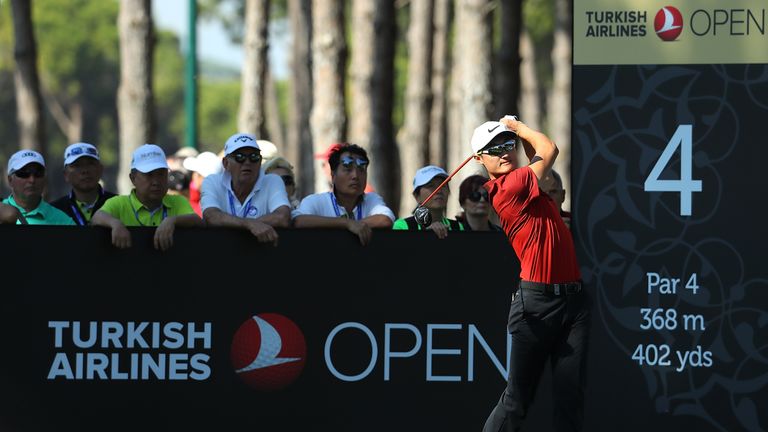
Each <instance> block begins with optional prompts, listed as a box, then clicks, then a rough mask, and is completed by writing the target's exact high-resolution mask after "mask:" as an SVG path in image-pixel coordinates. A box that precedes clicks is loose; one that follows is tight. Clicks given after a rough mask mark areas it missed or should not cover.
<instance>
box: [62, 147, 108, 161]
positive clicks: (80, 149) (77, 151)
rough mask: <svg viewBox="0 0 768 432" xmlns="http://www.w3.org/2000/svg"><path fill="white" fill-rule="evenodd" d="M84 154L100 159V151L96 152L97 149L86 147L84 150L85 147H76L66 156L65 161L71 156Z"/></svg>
mask: <svg viewBox="0 0 768 432" xmlns="http://www.w3.org/2000/svg"><path fill="white" fill-rule="evenodd" d="M83 153H85V154H89V155H91V156H96V157H99V151H98V150H96V149H95V148H91V147H85V148H83V147H75V148H73V149H72V150H70V151H69V152H68V153H67V154H65V155H64V159H66V158H68V157H70V156H77V155H81V154H83Z"/></svg>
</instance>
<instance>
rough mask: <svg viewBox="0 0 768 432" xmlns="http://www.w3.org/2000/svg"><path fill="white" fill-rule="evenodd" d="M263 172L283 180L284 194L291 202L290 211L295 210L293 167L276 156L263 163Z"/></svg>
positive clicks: (297, 204) (296, 205) (296, 199)
mask: <svg viewBox="0 0 768 432" xmlns="http://www.w3.org/2000/svg"><path fill="white" fill-rule="evenodd" d="M264 172H265V173H267V174H275V175H279V176H280V178H282V179H283V184H284V185H285V192H286V193H287V194H288V200H289V201H290V202H291V210H295V209H296V208H297V207H298V206H299V200H298V198H296V176H295V175H294V174H293V165H291V163H290V162H288V161H287V160H285V158H284V157H282V156H276V157H273V158H272V159H270V160H268V161H266V162H264Z"/></svg>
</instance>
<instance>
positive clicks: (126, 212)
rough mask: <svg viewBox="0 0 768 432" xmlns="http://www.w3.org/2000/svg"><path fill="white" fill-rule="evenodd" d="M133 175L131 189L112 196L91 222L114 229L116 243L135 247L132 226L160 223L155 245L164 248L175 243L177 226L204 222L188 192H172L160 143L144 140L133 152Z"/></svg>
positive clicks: (120, 246) (114, 243)
mask: <svg viewBox="0 0 768 432" xmlns="http://www.w3.org/2000/svg"><path fill="white" fill-rule="evenodd" d="M130 178H131V183H133V186H134V189H133V190H132V191H131V193H130V194H129V195H119V196H116V197H113V198H110V199H108V200H107V202H105V203H104V205H103V206H102V207H101V208H100V209H99V210H98V211H96V214H94V215H93V218H92V219H91V225H97V226H104V227H107V228H111V229H112V244H113V245H114V246H115V247H118V248H120V249H125V248H128V247H131V234H130V232H129V231H128V229H127V228H126V227H129V226H134V227H135V226H152V227H157V229H156V230H155V238H154V243H155V249H160V250H163V251H164V250H168V249H169V248H170V247H171V246H173V232H174V230H175V229H176V227H179V226H184V227H191V226H204V223H203V220H202V219H200V217H199V216H198V215H197V214H196V213H195V211H194V210H193V209H192V206H191V205H190V204H189V201H188V200H187V199H186V198H185V197H184V196H182V195H169V194H168V162H167V161H166V157H165V152H163V149H161V148H160V147H158V146H156V145H154V144H144V145H143V146H141V147H139V148H137V149H136V150H135V151H134V152H133V158H132V159H131V173H130Z"/></svg>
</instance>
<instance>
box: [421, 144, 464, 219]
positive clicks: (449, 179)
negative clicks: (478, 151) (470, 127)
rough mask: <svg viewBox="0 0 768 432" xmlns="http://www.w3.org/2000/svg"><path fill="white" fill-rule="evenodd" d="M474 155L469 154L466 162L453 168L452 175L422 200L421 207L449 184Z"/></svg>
mask: <svg viewBox="0 0 768 432" xmlns="http://www.w3.org/2000/svg"><path fill="white" fill-rule="evenodd" d="M474 156H475V155H469V157H468V158H467V159H466V160H464V162H462V163H461V165H459V167H458V168H456V169H455V170H453V172H452V173H451V175H449V176H448V177H446V179H445V180H443V182H442V183H440V186H438V187H437V188H435V190H433V191H432V193H431V194H429V196H428V197H427V199H425V200H424V201H422V202H421V204H419V206H420V207H424V205H425V204H426V203H428V202H429V200H431V199H432V197H433V196H435V194H436V193H437V192H438V191H439V190H440V189H442V188H443V186H445V185H446V184H447V183H448V182H449V181H451V178H452V177H453V176H454V175H456V173H457V172H459V170H460V169H462V168H464V165H466V164H467V162H469V161H470V160H472V158H473V157H474Z"/></svg>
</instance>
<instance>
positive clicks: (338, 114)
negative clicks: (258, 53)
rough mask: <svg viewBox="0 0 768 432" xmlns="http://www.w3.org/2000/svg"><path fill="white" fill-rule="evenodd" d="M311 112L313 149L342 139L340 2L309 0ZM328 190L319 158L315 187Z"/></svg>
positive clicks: (344, 124)
mask: <svg viewBox="0 0 768 432" xmlns="http://www.w3.org/2000/svg"><path fill="white" fill-rule="evenodd" d="M312 29H313V35H312V83H313V84H312V85H313V89H314V93H313V104H312V113H311V116H310V123H311V125H312V138H313V140H314V150H313V153H318V152H322V151H325V150H326V149H327V148H328V146H329V145H331V144H332V143H334V142H339V141H344V139H345V137H346V135H345V131H346V127H347V115H346V111H345V101H344V66H345V64H346V51H347V45H346V41H345V39H344V2H338V1H327V0H313V1H312ZM325 190H328V181H327V179H326V178H325V175H324V174H323V171H322V161H320V160H316V163H315V191H316V192H321V191H325Z"/></svg>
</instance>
